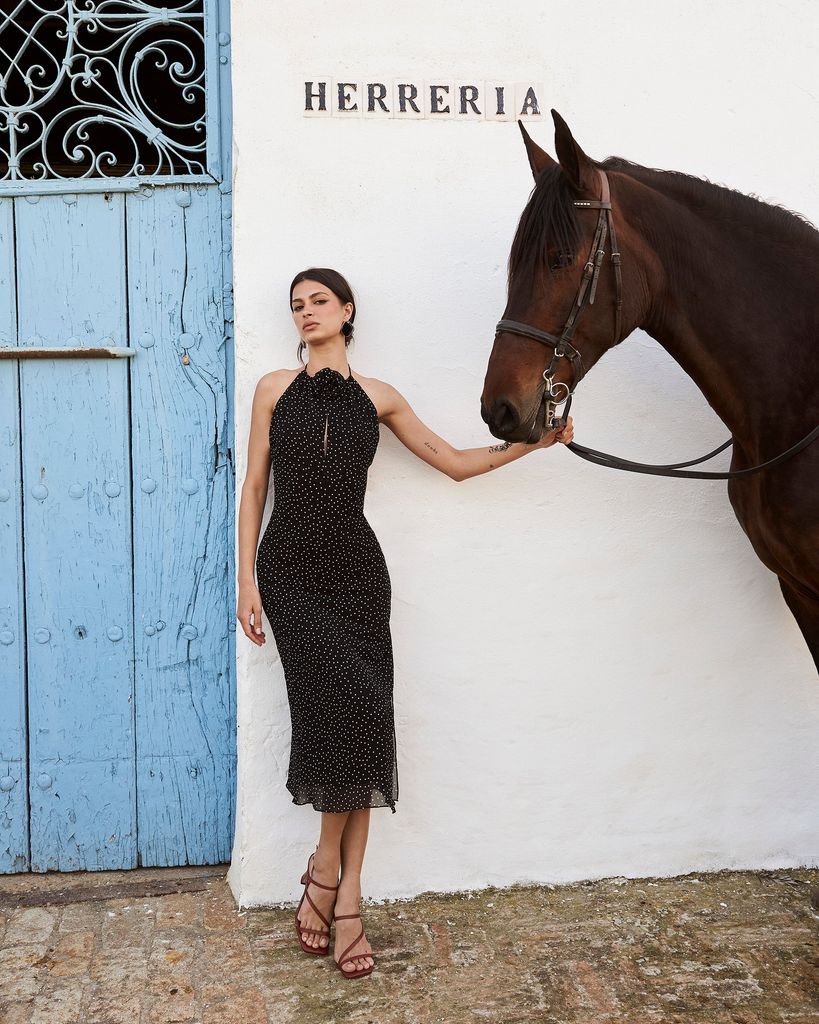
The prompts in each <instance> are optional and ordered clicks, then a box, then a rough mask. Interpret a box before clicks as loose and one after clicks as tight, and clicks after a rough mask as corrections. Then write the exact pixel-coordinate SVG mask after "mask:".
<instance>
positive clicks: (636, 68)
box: [229, 0, 819, 905]
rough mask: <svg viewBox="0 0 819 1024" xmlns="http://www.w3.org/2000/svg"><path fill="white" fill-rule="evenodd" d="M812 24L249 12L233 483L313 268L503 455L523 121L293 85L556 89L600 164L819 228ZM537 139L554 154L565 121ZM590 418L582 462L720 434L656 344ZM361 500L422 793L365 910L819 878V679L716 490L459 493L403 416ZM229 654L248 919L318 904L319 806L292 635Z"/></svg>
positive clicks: (440, 412)
mask: <svg viewBox="0 0 819 1024" xmlns="http://www.w3.org/2000/svg"><path fill="white" fill-rule="evenodd" d="M818 22H819V12H817V9H816V5H815V4H814V3H812V2H811V0H791V2H780V3H777V4H769V3H768V2H761V0H756V2H753V3H749V2H747V0H746V2H742V3H726V2H723V3H721V4H719V5H714V4H713V3H711V2H703V0H685V2H680V0H676V2H674V3H670V4H669V3H665V4H662V5H660V4H656V3H653V2H632V3H628V2H619V3H616V4H612V3H608V2H601V0H595V2H586V3H584V4H568V3H555V2H552V0H547V2H544V3H542V4H540V5H535V6H533V5H532V4H530V3H524V2H522V0H507V2H505V3H503V4H501V3H493V4H488V3H474V2H473V3H469V4H467V3H463V2H450V3H448V4H440V3H437V2H435V3H433V2H430V0H416V2H415V3H413V4H400V5H398V4H395V5H394V4H389V5H385V4H382V3H372V2H359V3H357V4H354V5H351V6H350V5H345V6H342V5H340V4H338V3H335V2H333V3H330V2H324V0H314V2H312V3H310V4H292V3H286V4H285V3H281V2H270V0H236V2H235V3H234V8H233V42H234V86H233V87H234V100H235V176H236V180H235V272H236V298H237V302H236V310H237V322H236V327H237V332H236V351H237V359H236V415H237V422H236V443H237V487H240V486H241V483H242V481H243V479H244V467H245V457H246V446H247V431H248V426H249V417H250V403H251V398H252V394H253V389H254V386H255V383H256V381H257V379H258V378H259V377H260V376H261V375H262V374H263V373H265V372H266V371H268V370H271V369H274V368H277V367H283V366H291V367H292V366H295V365H296V360H295V348H296V344H297V336H296V334H295V331H294V328H293V326H292V322H291V320H290V317H289V312H288V304H287V303H288V294H287V287H288V284H289V282H290V280H291V278H292V276H293V275H294V274H295V272H296V271H298V270H301V269H302V268H303V267H305V266H309V265H328V266H333V267H336V268H338V269H339V270H341V271H342V273H344V274H345V275H347V276H348V278H349V280H350V281H351V283H352V285H353V288H354V290H355V291H356V294H357V298H358V314H357V319H356V334H357V336H358V340H357V343H356V347H355V349H354V350H353V351H352V352H351V359H350V361H351V365H352V366H353V367H354V368H355V369H356V370H357V371H359V372H360V373H363V374H365V375H369V376H376V377H379V378H382V379H385V380H387V381H389V382H390V383H392V384H393V385H395V386H396V387H397V388H398V389H399V390H400V391H402V392H403V393H404V394H405V395H406V397H407V398H408V399H409V401H410V403H411V404H412V405H413V407H414V408H415V410H416V411H417V413H418V414H419V416H420V417H421V418H422V419H423V420H424V421H425V422H426V423H427V424H429V426H430V427H432V429H434V430H435V431H436V432H438V433H440V434H441V435H442V436H444V437H446V438H447V439H448V440H449V441H451V442H452V443H453V444H455V445H456V446H459V447H471V446H477V445H483V444H490V443H492V438H491V436H490V435H489V433H488V432H487V430H486V428H485V426H484V424H483V423H482V421H481V419H480V416H479V409H478V402H479V396H480V392H481V388H482V381H483V376H484V372H485V367H486V361H487V357H488V355H489V351H490V347H491V343H492V334H493V328H494V324H495V322H496V321H497V320H498V319H499V317H500V314H501V312H502V310H503V307H504V303H505V271H506V258H507V254H508V251H509V246H510V242H511V239H512V235H513V232H514V228H515V224H516V221H517V217H518V216H519V214H520V211H521V209H522V208H523V206H524V204H525V202H526V198H527V196H528V193H529V190H530V188H531V186H532V179H531V175H530V171H529V168H528V165H527V162H526V158H525V154H524V150H523V146H522V143H521V139H520V135H519V132H518V128H517V125H516V124H515V122H514V121H511V122H508V123H506V124H493V123H483V122H456V121H452V120H447V121H441V122H437V123H432V122H430V121H409V122H396V121H394V120H375V119H341V118H336V117H331V118H324V119H321V118H315V119H310V118H304V117H302V115H301V113H300V109H301V108H300V104H301V99H302V89H303V86H302V82H303V80H304V78H305V77H310V76H311V75H322V74H323V75H331V76H335V77H342V76H345V77H350V78H352V79H356V78H359V77H366V76H367V75H372V74H381V75H385V76H387V77H391V76H393V75H396V74H408V75H410V76H412V79H413V80H419V79H423V78H431V77H435V76H442V77H444V78H450V77H458V76H464V77H470V76H472V77H475V78H478V79H481V80H484V79H501V80H509V81H515V80H533V81H543V82H545V83H546V95H545V98H544V101H545V103H544V105H545V107H546V109H547V110H548V107H550V106H554V107H556V108H557V109H558V110H559V111H560V112H561V113H562V114H563V116H564V117H565V118H566V119H567V121H568V122H569V124H570V125H571V127H572V129H573V130H574V132H575V135H576V138H577V139H578V141H579V142H580V143H581V145H582V146H583V147H584V148H585V149H586V150H587V152H589V153H590V154H591V155H592V156H594V157H598V158H602V157H605V156H607V155H610V154H612V153H616V154H619V155H622V156H625V157H628V158H630V159H633V160H637V161H639V162H641V163H644V164H648V165H653V166H659V167H665V168H675V169H680V170H685V171H688V172H691V173H693V174H699V175H706V176H707V177H709V178H711V179H712V180H714V181H717V182H723V183H725V184H729V185H731V186H733V187H735V188H739V189H742V190H744V191H749V192H754V193H756V194H758V195H759V196H760V197H762V198H765V199H769V200H772V201H775V202H781V203H783V204H785V205H786V206H789V207H791V208H793V209H796V210H799V211H801V212H803V213H804V214H806V215H807V216H809V217H811V218H812V219H813V220H814V221H817V220H819V176H817V174H816V168H817V167H819V134H817V132H816V131H815V126H816V123H817V115H819V100H817V90H816V82H815V72H814V70H813V69H814V68H815V66H816V61H817V58H818V57H819V44H818V43H817V38H819V36H818V35H817V31H816V30H817V27H819V25H818V24H817V23H818ZM611 54H616V60H613V59H612V57H611ZM529 130H530V132H531V133H532V134H533V135H534V137H535V138H536V139H537V140H538V141H539V142H540V143H541V145H543V146H544V147H545V148H547V149H548V150H550V151H552V152H553V151H554V148H553V129H552V126H551V119H550V118H549V117H548V114H547V116H546V118H545V119H544V120H543V121H542V122H532V123H530V124H529ZM624 385H628V387H624ZM623 395H625V396H626V397H623ZM615 396H619V397H615ZM573 412H574V415H575V423H576V436H577V438H578V440H580V441H581V442H583V443H585V444H588V445H591V446H593V447H602V448H604V449H607V450H614V451H617V452H619V453H622V454H624V455H627V456H631V457H636V458H645V459H648V460H649V461H659V462H662V461H671V460H673V459H674V458H675V457H676V458H684V457H687V456H693V455H697V454H700V453H701V452H703V451H707V450H709V449H710V448H711V447H713V446H715V444H716V443H718V442H719V441H721V440H723V439H724V437H725V436H727V434H726V430H725V428H724V427H723V425H722V424H721V423H720V422H719V421H718V420H717V419H716V417H715V416H714V415H713V413H712V412H711V411H710V409H709V407H708V406H707V405H706V403H705V401H704V400H703V399H702V398H701V396H700V394H699V392H698V391H697V389H696V387H695V386H694V385H693V383H692V382H691V381H690V380H689V379H688V378H687V377H685V376H684V374H683V373H682V371H681V370H680V369H679V368H678V367H677V366H676V364H674V363H673V362H672V360H671V359H670V358H669V357H668V356H667V355H666V354H665V352H664V351H663V350H661V349H660V348H659V347H658V346H657V345H655V343H654V342H653V341H652V340H651V339H649V338H648V337H647V336H645V335H642V334H640V333H638V334H635V335H634V336H632V337H631V338H630V339H629V340H628V341H627V342H626V343H625V344H623V345H622V346H621V347H620V348H619V349H618V350H616V351H615V352H613V353H611V354H609V355H608V356H607V357H606V358H605V359H604V360H603V362H602V363H601V364H599V365H598V366H597V367H596V368H595V369H594V371H593V373H592V374H591V375H590V377H589V378H587V380H586V381H584V383H583V385H582V388H581V389H580V392H579V393H578V396H577V398H576V401H575V406H574V410H573ZM366 512H367V516H368V518H369V521H370V523H371V524H372V526H373V528H374V530H375V531H376V534H377V535H378V537H379V539H380V541H381V544H382V546H383V549H384V552H385V555H386V558H387V562H388V564H389V567H390V571H391V575H392V581H393V594H394V597H393V613H392V629H393V640H394V648H395V664H396V674H395V707H396V726H397V734H398V766H399V776H400V795H399V799H398V803H397V813H396V814H395V815H392V814H391V813H390V811H389V810H388V809H376V810H373V812H372V817H371V831H370V844H369V848H368V855H367V860H366V863H365V873H364V879H363V891H364V896H365V897H370V898H375V899H381V898H390V897H403V896H411V895H413V894H417V893H419V892H422V891H425V890H436V891H452V890H458V889H466V888H474V887H479V886H484V885H487V884H497V885H506V884H511V883H514V882H556V881H568V880H576V879H580V878H594V877H601V876H608V875H626V876H644V875H668V874H675V873H680V872H686V871H691V870H708V869H718V868H723V867H772V866H777V867H779V866H787V865H798V864H811V865H816V864H817V863H819V754H817V750H819V683H817V679H816V674H815V671H814V669H813V665H812V662H811V661H810V659H809V657H808V654H807V651H806V649H805V647H804V644H803V642H802V640H801V636H800V634H799V633H798V630H797V628H796V625H795V623H794V621H793V619H792V618H791V617H790V614H789V613H788V611H787V610H786V608H785V605H784V603H783V601H782V600H781V598H780V595H779V590H778V586H777V583H776V580H775V578H774V576H773V575H772V574H770V573H769V572H768V570H766V569H765V568H764V567H763V566H762V564H761V563H760V562H758V561H757V559H756V558H755V556H754V554H753V552H752V551H751V548H750V546H749V544H748V542H747V540H746V539H745V536H744V534H743V533H742V531H741V530H740V527H739V525H738V524H737V522H736V520H735V519H734V517H733V514H732V512H731V510H730V507H729V504H728V500H727V497H726V491H725V484H724V483H711V482H699V481H698V482H688V481H678V480H660V479H651V478H647V477H640V476H630V475H626V474H616V473H613V472H610V471H606V470H604V469H600V468H597V467H594V466H591V465H589V464H587V463H584V462H581V461H580V460H578V459H576V458H574V457H573V456H572V455H571V454H570V453H569V452H568V451H566V450H565V449H562V448H560V449H557V450H552V451H540V452H537V453H535V454H533V455H530V456H527V457H526V458H525V459H523V460H521V461H518V462H516V463H514V464H512V465H511V466H507V467H504V468H502V469H500V470H498V471H496V472H493V473H491V474H489V475H487V476H484V477H479V478H477V479H473V480H470V481H466V482H464V483H461V484H456V483H453V482H452V481H450V480H449V479H447V478H446V477H444V476H442V475H440V474H438V473H436V472H435V471H434V470H432V469H431V468H429V467H428V466H426V465H425V464H423V463H422V462H420V461H419V460H417V459H415V458H414V457H413V456H412V455H411V454H410V453H409V452H408V451H407V450H406V449H405V448H403V446H401V445H400V443H399V442H398V441H397V440H396V439H395V437H394V436H393V435H392V434H391V432H390V431H389V430H388V429H387V428H384V427H382V438H381V446H380V449H379V452H378V455H377V456H376V460H375V463H374V465H373V467H372V469H371V471H370V479H369V491H368V498H367V505H366ZM268 514H269V506H268V510H267V511H266V513H265V523H266V520H267V515H268ZM266 628H267V629H268V636H269V637H270V632H269V624H267V623H266ZM237 647H238V655H237V657H238V683H239V690H238V699H239V804H238V813H237V829H236V839H235V846H234V851H233V863H232V866H231V870H230V874H229V879H230V883H231V885H232V887H233V891H234V893H235V894H236V896H237V898H238V899H239V900H240V902H241V903H242V904H243V905H257V904H263V903H272V902H278V901H282V900H289V899H295V898H296V897H297V896H298V894H299V893H300V891H301V887H300V886H299V885H298V878H299V876H300V874H301V872H302V870H303V869H304V863H305V861H306V858H307V855H308V853H309V851H310V850H312V849H313V847H314V845H315V842H316V838H317V831H318V826H319V815H318V814H317V812H316V811H314V810H313V809H312V807H310V806H306V807H296V806H295V805H293V804H292V803H291V802H290V796H289V794H288V793H287V792H286V790H285V788H284V782H285V778H286V771H287V758H288V753H289V742H290V724H289V715H288V706H287V699H286V694H285V689H284V680H283V676H282V671H281V666H280V663H279V661H278V658H277V656H276V648H275V645H274V643H273V641H272V637H270V642H269V643H268V644H267V645H266V646H265V647H264V648H262V649H261V650H258V649H256V648H255V647H253V646H252V645H251V644H250V642H249V641H247V640H246V639H245V638H244V636H243V635H242V634H241V631H240V632H239V633H238V634H237Z"/></svg>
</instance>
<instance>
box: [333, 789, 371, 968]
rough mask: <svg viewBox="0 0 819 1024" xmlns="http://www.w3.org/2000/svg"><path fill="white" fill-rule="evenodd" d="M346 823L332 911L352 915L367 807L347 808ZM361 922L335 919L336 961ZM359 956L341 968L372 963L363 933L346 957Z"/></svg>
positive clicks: (358, 891) (358, 890) (364, 845)
mask: <svg viewBox="0 0 819 1024" xmlns="http://www.w3.org/2000/svg"><path fill="white" fill-rule="evenodd" d="M348 813H349V817H348V818H347V823H346V824H345V826H344V832H343V834H342V836H341V882H340V884H339V888H338V896H337V898H336V909H335V912H336V914H355V913H356V912H357V911H358V909H359V903H360V901H361V867H362V865H363V863H364V851H365V850H366V848H367V836H368V834H369V830H370V808H369V807H359V808H357V809H356V810H354V811H349V812H348ZM362 924H363V922H362V921H360V920H359V919H358V918H353V919H352V920H347V921H336V923H335V928H336V939H335V952H334V955H335V957H336V960H338V958H339V957H340V956H341V953H342V952H343V950H345V949H346V948H347V946H349V945H350V943H351V942H352V941H353V939H354V938H355V937H356V935H358V933H359V931H361V926H362ZM358 953H361V954H362V955H361V956H358V957H356V959H355V960H349V961H348V962H347V963H345V964H343V965H342V968H341V969H342V970H343V971H348V972H349V973H354V972H355V971H356V970H359V969H361V968H363V967H370V966H371V965H372V963H373V959H372V957H369V956H366V955H365V954H366V953H372V947H371V946H370V944H369V942H367V936H366V935H364V936H363V937H362V938H361V939H360V940H359V942H358V943H357V944H356V945H355V946H354V947H353V948H352V949H351V950H350V952H349V953H348V954H347V956H355V955H356V954H358Z"/></svg>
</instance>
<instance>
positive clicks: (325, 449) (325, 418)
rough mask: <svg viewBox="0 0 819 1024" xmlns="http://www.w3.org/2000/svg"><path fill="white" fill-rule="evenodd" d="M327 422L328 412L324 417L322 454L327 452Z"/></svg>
mask: <svg viewBox="0 0 819 1024" xmlns="http://www.w3.org/2000/svg"><path fill="white" fill-rule="evenodd" d="M329 423H330V414H329V413H327V415H326V416H325V417H324V454H325V455H326V454H327V434H328V429H327V428H328V426H329Z"/></svg>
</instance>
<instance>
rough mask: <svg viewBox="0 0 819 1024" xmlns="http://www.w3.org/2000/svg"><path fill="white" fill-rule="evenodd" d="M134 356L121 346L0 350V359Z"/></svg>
mask: <svg viewBox="0 0 819 1024" xmlns="http://www.w3.org/2000/svg"><path fill="white" fill-rule="evenodd" d="M135 355H136V349H133V348H127V347H125V346H121V345H119V346H114V347H113V348H52V347H50V346H35V345H31V346H27V347H21V348H0V359H130V358H132V357H133V356H135Z"/></svg>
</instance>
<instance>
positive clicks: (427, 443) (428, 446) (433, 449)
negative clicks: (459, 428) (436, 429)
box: [424, 441, 438, 455]
mask: <svg viewBox="0 0 819 1024" xmlns="http://www.w3.org/2000/svg"><path fill="white" fill-rule="evenodd" d="M424 444H425V445H426V446H427V448H429V449H430V450H431V451H433V452H435V454H436V455H437V454H438V449H437V448H435V447H434V446H433V445H431V444H430V443H429V441H424Z"/></svg>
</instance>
